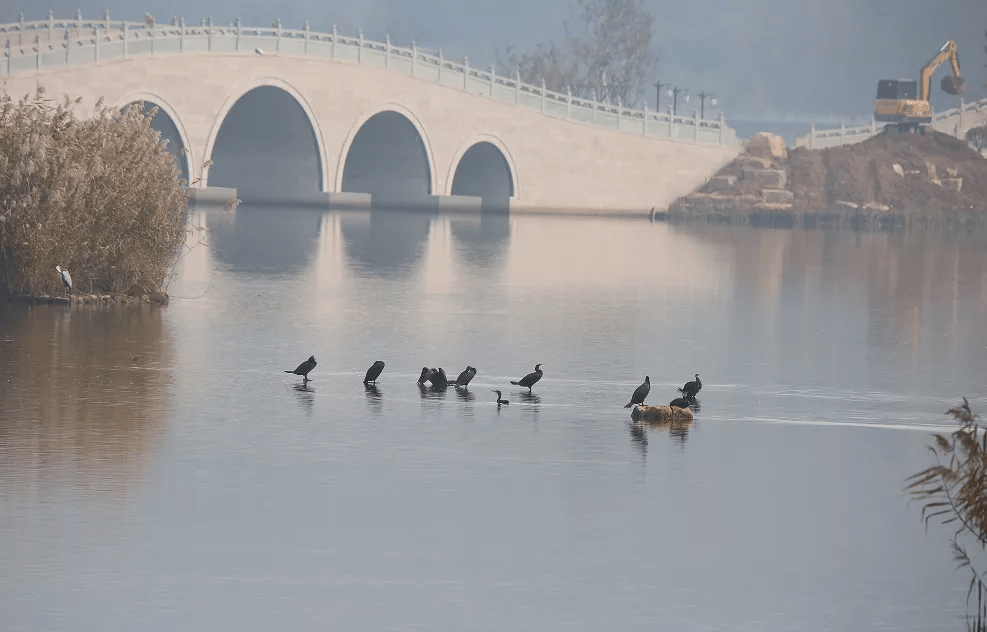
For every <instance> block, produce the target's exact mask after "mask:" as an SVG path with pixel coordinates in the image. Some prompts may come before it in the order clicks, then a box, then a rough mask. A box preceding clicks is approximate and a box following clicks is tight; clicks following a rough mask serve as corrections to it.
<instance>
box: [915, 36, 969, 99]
mask: <svg viewBox="0 0 987 632" xmlns="http://www.w3.org/2000/svg"><path fill="white" fill-rule="evenodd" d="M947 60H948V61H949V62H950V63H951V64H952V66H953V75H952V76H951V77H943V80H942V83H940V87H941V88H942V89H943V90H944V91H945V92H948V93H949V94H959V95H961V94H963V93H964V92H966V81H965V80H964V79H963V77H962V76H960V56H959V53H957V52H956V42H954V41H953V40H949V41H948V42H946V43H945V44H943V47H942V48H940V49H939V52H938V53H937V54H936V56H935V57H933V58H932V59H931V60H929V63H927V64H926V65H925V66H923V67H922V70H921V72H920V73H919V90H921V93H920V94H919V98H920V99H921V100H922V101H928V100H929V96H930V94H931V93H932V73H934V72H935V71H936V69H937V68H939V66H942V65H943V64H944V63H945V62H946V61H947Z"/></svg>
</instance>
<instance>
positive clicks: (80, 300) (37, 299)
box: [10, 292, 168, 305]
mask: <svg viewBox="0 0 987 632" xmlns="http://www.w3.org/2000/svg"><path fill="white" fill-rule="evenodd" d="M10 300H11V302H15V303H30V304H31V305H137V304H145V305H167V304H168V294H167V293H165V292H152V293H150V294H141V295H137V296H131V295H129V294H78V293H73V294H68V295H65V296H30V295H28V294H14V295H12V296H11V297H10Z"/></svg>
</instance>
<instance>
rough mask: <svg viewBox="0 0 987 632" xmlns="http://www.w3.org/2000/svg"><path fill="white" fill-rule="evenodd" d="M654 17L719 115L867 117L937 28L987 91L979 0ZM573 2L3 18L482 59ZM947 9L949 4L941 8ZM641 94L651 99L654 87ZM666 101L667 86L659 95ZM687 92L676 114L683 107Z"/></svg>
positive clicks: (258, 1)
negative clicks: (275, 36)
mask: <svg viewBox="0 0 987 632" xmlns="http://www.w3.org/2000/svg"><path fill="white" fill-rule="evenodd" d="M645 5H646V6H647V8H648V10H649V11H650V12H651V13H652V15H654V16H655V18H656V29H655V30H656V35H657V40H658V44H659V47H660V51H661V54H660V59H659V63H658V71H657V73H656V77H660V78H661V80H662V81H673V82H674V83H675V84H676V85H679V86H681V87H683V88H688V89H690V90H691V91H692V93H693V94H694V93H696V92H699V91H700V90H705V91H707V92H716V94H717V96H718V97H719V99H720V101H721V103H720V105H721V107H722V108H723V110H724V113H725V115H726V116H727V118H728V119H729V118H735V119H750V118H756V119H760V120H784V119H789V118H798V119H806V120H807V119H808V118H809V117H815V118H816V119H817V120H820V121H821V120H822V119H823V117H825V116H830V117H834V116H837V117H838V116H839V115H846V116H847V117H848V118H849V117H862V116H869V115H870V113H871V112H872V111H873V106H874V98H875V92H876V87H877V81H878V79H883V78H914V79H918V71H919V69H920V68H921V67H922V65H924V64H925V63H926V62H927V61H928V60H929V59H930V58H931V57H932V56H933V55H934V54H935V53H936V52H937V51H938V50H939V47H940V46H942V44H943V43H944V42H945V41H946V40H948V39H955V40H956V42H957V44H958V46H959V51H960V61H961V62H962V70H963V75H964V76H965V77H966V78H967V88H968V89H967V95H966V98H967V100H968V101H970V100H975V99H978V98H983V97H985V96H987V88H985V87H984V84H985V83H987V52H985V51H984V45H985V44H987V37H985V35H984V33H985V31H987V0H940V1H939V2H933V1H932V0H921V1H919V0H678V1H676V2H672V1H669V0H645ZM569 6H570V0H462V1H456V0H364V1H362V2H361V1H359V0H282V1H280V2H270V1H264V0H47V1H46V0H5V2H3V6H2V8H0V20H2V21H5V22H6V21H15V20H16V19H17V16H18V14H19V13H21V12H23V13H24V16H25V19H41V18H43V17H45V15H46V13H47V9H48V8H49V7H50V8H52V9H53V10H54V11H55V14H56V15H57V16H71V15H73V14H74V13H75V10H76V9H77V8H78V9H81V10H82V12H83V15H84V16H85V17H99V16H102V14H103V13H104V12H105V11H106V10H107V9H109V11H110V14H111V16H112V17H113V18H126V19H134V20H139V19H143V17H144V14H145V13H151V14H152V15H154V16H155V18H156V19H157V20H158V21H160V22H164V21H170V20H171V18H172V17H173V16H178V15H180V16H184V17H185V20H186V23H198V22H199V20H200V19H202V18H205V17H209V16H211V17H212V18H213V20H214V21H215V22H216V23H221V24H222V23H230V22H232V21H233V20H234V19H235V18H236V17H238V16H239V17H240V18H241V19H242V20H243V22H244V24H247V25H254V24H256V25H267V24H270V23H271V22H272V20H273V19H274V18H276V17H279V18H281V21H282V23H283V24H284V25H285V27H286V28H301V27H302V26H303V24H304V22H305V21H306V20H308V21H309V23H310V25H311V27H312V28H313V29H315V30H329V29H330V28H331V26H332V25H333V24H336V25H338V27H339V29H340V31H341V32H343V33H352V34H355V33H356V30H357V29H359V28H362V29H363V30H364V32H365V34H366V35H367V37H372V38H374V39H383V36H384V34H385V33H390V34H391V39H392V41H393V42H394V43H395V44H399V45H400V44H407V43H410V40H412V39H416V40H417V41H418V43H419V44H420V45H422V46H427V47H430V48H443V49H444V52H445V54H446V56H447V57H453V58H461V57H462V56H463V55H468V56H469V59H470V63H471V64H476V65H487V64H489V63H490V62H492V61H493V59H494V56H493V51H494V50H495V49H496V48H497V47H503V46H504V45H507V44H514V45H515V47H516V48H517V49H519V50H522V51H523V50H527V49H530V48H532V47H533V46H534V44H536V43H537V42H540V41H547V40H550V39H553V38H555V39H558V38H560V36H561V35H562V22H563V20H564V19H566V18H567V17H568V15H569V13H568V11H569ZM946 7H948V8H946ZM947 72H950V71H949V68H948V65H947V66H946V67H944V68H941V69H940V70H939V71H937V73H936V75H935V77H934V79H933V99H932V101H933V105H934V106H935V107H936V108H937V109H939V110H942V109H946V108H948V107H953V106H954V105H955V97H951V96H949V95H946V94H944V93H943V92H942V91H941V90H940V89H939V79H940V78H941V77H942V76H943V74H945V73H947ZM649 94H650V96H649V101H650V102H651V103H652V104H653V100H654V92H653V91H651V92H650V93H649ZM662 98H663V101H664V102H665V103H667V97H664V96H663V97H662ZM694 106H695V102H692V103H690V104H688V105H687V106H685V107H684V108H683V106H682V104H681V101H680V110H679V111H680V113H681V112H683V111H686V112H691V110H692V108H693V107H694Z"/></svg>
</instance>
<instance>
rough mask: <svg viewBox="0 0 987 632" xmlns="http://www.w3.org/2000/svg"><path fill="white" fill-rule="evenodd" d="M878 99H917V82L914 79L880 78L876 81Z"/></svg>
mask: <svg viewBox="0 0 987 632" xmlns="http://www.w3.org/2000/svg"><path fill="white" fill-rule="evenodd" d="M877 98H878V99H894V100H896V101H897V100H899V99H917V98H918V82H917V81H915V80H914V79H881V80H880V81H878V82H877Z"/></svg>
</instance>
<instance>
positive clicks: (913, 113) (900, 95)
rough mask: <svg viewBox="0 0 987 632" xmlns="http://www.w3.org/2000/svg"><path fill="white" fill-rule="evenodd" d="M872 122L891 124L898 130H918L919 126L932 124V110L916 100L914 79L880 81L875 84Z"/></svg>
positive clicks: (924, 103) (926, 103)
mask: <svg viewBox="0 0 987 632" xmlns="http://www.w3.org/2000/svg"><path fill="white" fill-rule="evenodd" d="M874 120H877V121H881V122H883V123H892V124H894V126H895V127H897V128H898V129H903V130H904V129H909V128H913V129H915V130H918V129H919V125H920V124H922V123H931V122H932V108H930V107H929V102H928V101H923V100H922V99H919V98H918V82H917V81H915V80H914V79H881V80H880V81H878V82H877V102H876V104H875V106H874Z"/></svg>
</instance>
